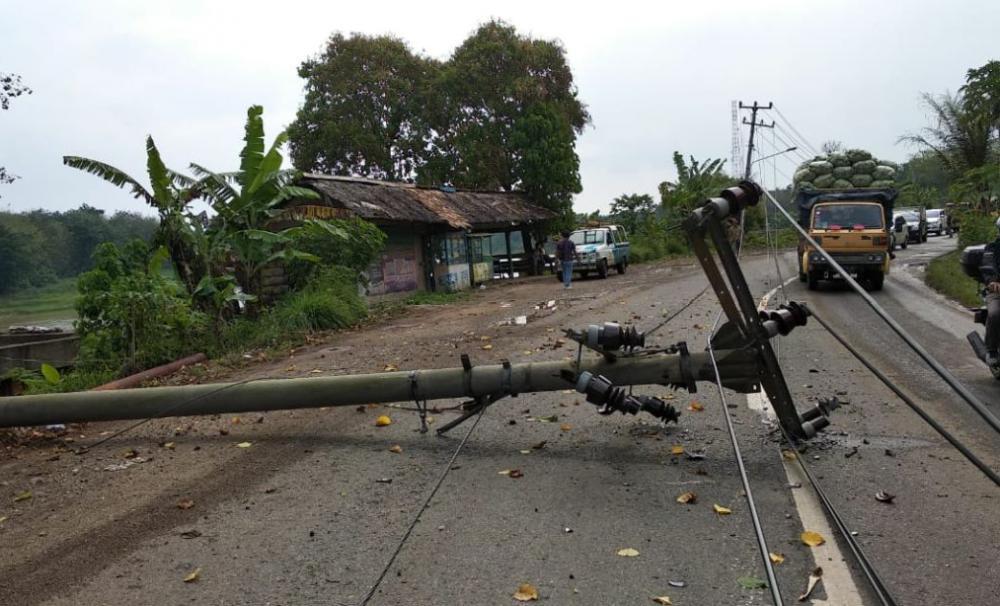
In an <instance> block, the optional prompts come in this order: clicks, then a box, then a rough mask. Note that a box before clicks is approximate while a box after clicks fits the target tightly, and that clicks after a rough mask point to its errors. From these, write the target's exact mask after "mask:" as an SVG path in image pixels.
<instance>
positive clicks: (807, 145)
mask: <svg viewBox="0 0 1000 606" xmlns="http://www.w3.org/2000/svg"><path fill="white" fill-rule="evenodd" d="M774 111H775V113H777V114H778V117H779V118H781V120H782V121H783V122H784V123H785V124H787V125H788V128H790V129H792V131H793V132H794V133H795V134H797V135H798V136H799V139H801V140H802V142H803V143H805V145H806V147H808V148H809V149H810V151H812V153H814V154H816V155H817V156H818V155H819V151H818V150H817V149H816V147H815V146H814V145H812V144H811V143H809V139H806V138H805V136H803V135H802V133H800V132H799V129H797V128H795V125H794V124H792V121H791V120H789V119H788V118H786V117H785V114H783V113H781V110H780V109H778V108H777V107H775V108H774Z"/></svg>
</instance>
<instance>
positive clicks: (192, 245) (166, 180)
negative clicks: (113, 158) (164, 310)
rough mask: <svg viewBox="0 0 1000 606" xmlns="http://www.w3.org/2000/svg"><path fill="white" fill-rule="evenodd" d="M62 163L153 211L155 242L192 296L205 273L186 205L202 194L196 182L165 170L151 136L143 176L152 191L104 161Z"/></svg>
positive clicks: (72, 159) (68, 160) (77, 159)
mask: <svg viewBox="0 0 1000 606" xmlns="http://www.w3.org/2000/svg"><path fill="white" fill-rule="evenodd" d="M63 164H65V165H66V166H70V167H72V168H76V169H79V170H82V171H85V172H88V173H90V174H92V175H96V176H98V177H100V178H102V179H104V180H105V181H107V182H108V183H111V184H112V185H115V186H117V187H120V188H122V189H128V190H130V191H131V193H132V195H133V196H134V197H135V198H137V199H139V200H142V201H143V202H145V203H146V204H148V205H150V206H152V207H153V208H155V209H156V211H157V213H158V214H159V217H160V226H159V227H158V228H157V233H156V238H155V239H156V242H157V243H158V244H161V245H163V246H165V247H166V248H167V250H168V251H169V252H170V259H171V261H172V262H173V264H174V267H175V269H176V270H177V273H178V275H179V276H180V279H181V281H182V282H183V283H184V286H185V288H187V291H188V292H189V293H194V291H195V289H196V288H197V285H198V284H199V282H201V280H202V278H203V277H204V276H205V275H206V274H207V273H208V266H207V260H206V258H205V256H204V254H202V253H201V251H199V248H200V246H199V242H198V232H197V230H196V229H195V227H194V225H193V217H192V216H191V215H190V213H189V212H188V205H189V204H190V203H191V201H192V200H194V199H196V198H198V197H200V195H201V193H202V186H201V185H200V184H199V183H198V182H197V181H195V180H194V179H192V178H191V177H188V176H185V175H182V174H180V173H177V172H174V171H172V170H170V169H168V168H167V167H166V166H165V165H164V164H163V160H162V158H161V157H160V152H159V150H158V149H157V148H156V143H154V142H153V138H152V137H146V173H147V175H148V176H149V182H150V185H151V188H150V189H151V190H152V192H150V190H149V189H146V187H144V186H143V185H142V184H141V183H139V181H138V180H137V179H135V178H133V177H131V176H129V175H128V174H127V173H125V171H123V170H121V169H119V168H115V167H114V166H111V165H110V164H106V163H104V162H99V161H97V160H92V159H90V158H81V157H79V156H63Z"/></svg>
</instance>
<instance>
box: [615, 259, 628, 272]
mask: <svg viewBox="0 0 1000 606" xmlns="http://www.w3.org/2000/svg"><path fill="white" fill-rule="evenodd" d="M615 269H617V270H618V273H620V274H623V273H625V271H626V270H628V259H622V262H621V263H619V264H617V265H615Z"/></svg>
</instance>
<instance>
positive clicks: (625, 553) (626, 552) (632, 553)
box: [615, 547, 639, 558]
mask: <svg viewBox="0 0 1000 606" xmlns="http://www.w3.org/2000/svg"><path fill="white" fill-rule="evenodd" d="M615 553H616V554H617V555H620V556H621V557H623V558H634V557H636V556H638V555H639V551H638V550H636V549H632V548H631V547H626V548H624V549H619V550H618V551H617V552H615Z"/></svg>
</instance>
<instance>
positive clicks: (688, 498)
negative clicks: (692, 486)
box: [677, 491, 698, 505]
mask: <svg viewBox="0 0 1000 606" xmlns="http://www.w3.org/2000/svg"><path fill="white" fill-rule="evenodd" d="M697 501H698V495H696V494H695V493H693V492H690V491H688V492H685V493H684V494H682V495H681V496H679V497H677V502H678V503H684V504H685V505H687V504H694V503H695V502H697Z"/></svg>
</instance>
